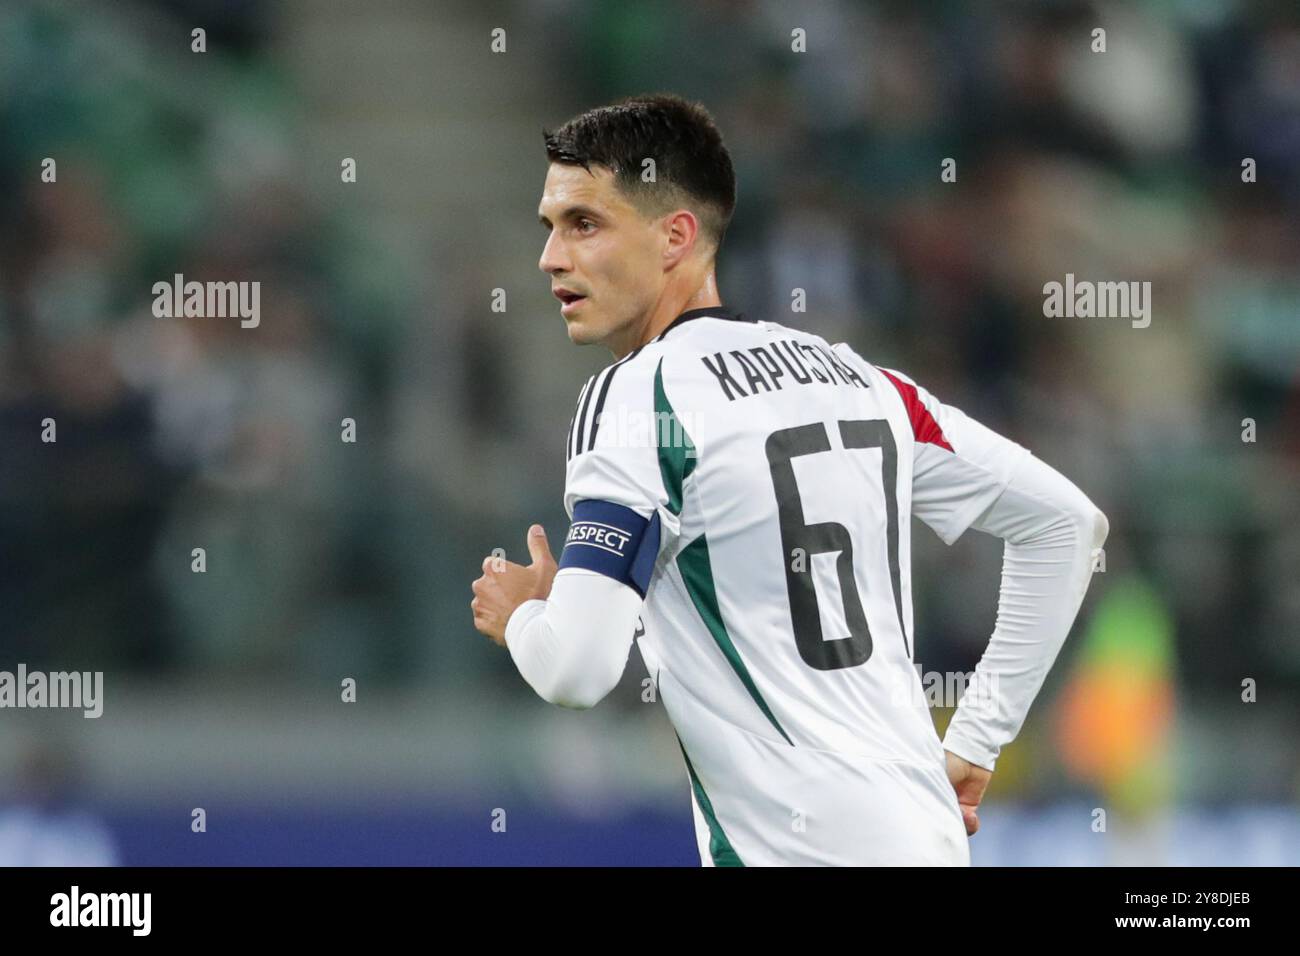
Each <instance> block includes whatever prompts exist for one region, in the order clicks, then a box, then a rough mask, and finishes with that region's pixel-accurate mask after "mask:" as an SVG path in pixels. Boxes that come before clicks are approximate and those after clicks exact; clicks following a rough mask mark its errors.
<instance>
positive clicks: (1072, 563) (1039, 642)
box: [943, 456, 1109, 770]
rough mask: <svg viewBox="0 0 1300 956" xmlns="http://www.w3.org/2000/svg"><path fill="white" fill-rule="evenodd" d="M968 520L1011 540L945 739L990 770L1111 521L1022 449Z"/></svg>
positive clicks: (1014, 729)
mask: <svg viewBox="0 0 1300 956" xmlns="http://www.w3.org/2000/svg"><path fill="white" fill-rule="evenodd" d="M972 527H975V528H978V529H980V530H981V531H986V532H988V533H989V534H993V535H997V536H998V537H1000V538H1004V539H1005V540H1006V546H1005V549H1004V552H1003V559H1002V582H1001V586H1000V590H999V598H998V616H997V624H996V626H995V627H994V629H993V636H992V637H991V639H990V640H989V644H988V647H987V648H986V650H985V652H984V655H983V656H982V657H981V658H980V662H979V665H978V666H977V667H976V669H975V678H974V680H973V681H972V683H971V685H970V686H968V687H967V689H966V693H965V695H964V696H963V698H962V700H961V702H960V704H959V705H958V707H957V712H956V713H955V714H954V715H953V718H952V722H951V723H950V724H949V725H948V730H947V733H946V734H945V735H944V740H943V746H944V748H945V749H946V750H950V751H952V752H953V753H955V754H956V755H957V756H959V757H962V758H964V759H966V760H969V761H970V762H971V763H974V764H976V765H978V766H981V767H984V768H985V769H987V770H992V769H993V766H994V762H995V761H996V759H997V756H998V754H999V753H1000V752H1001V749H1002V747H1004V746H1005V745H1006V744H1008V743H1010V742H1011V741H1012V740H1014V739H1015V736H1016V734H1018V733H1019V732H1020V728H1021V726H1022V725H1023V723H1024V721H1025V717H1026V716H1027V714H1028V712H1029V707H1030V705H1031V704H1032V703H1033V701H1034V698H1035V697H1036V696H1037V694H1038V691H1039V689H1040V688H1041V687H1042V684H1043V680H1044V678H1045V677H1046V676H1047V672H1048V670H1049V669H1050V668H1051V666H1052V663H1053V662H1054V661H1055V660H1056V655H1057V653H1058V652H1059V651H1060V649H1061V645H1062V644H1063V643H1064V641H1065V638H1066V635H1067V634H1069V632H1070V627H1071V625H1072V624H1073V623H1074V618H1075V616H1076V615H1077V614H1078V612H1079V606H1080V605H1081V604H1082V603H1083V596H1084V594H1085V593H1086V591H1087V590H1088V583H1089V582H1090V580H1091V578H1092V562H1093V552H1094V551H1095V549H1097V548H1099V547H1101V545H1102V543H1103V542H1104V541H1105V540H1106V535H1107V533H1108V531H1109V525H1108V523H1107V521H1106V516H1105V515H1104V514H1102V513H1101V511H1100V510H1098V509H1097V507H1096V506H1095V505H1094V504H1093V503H1092V502H1091V501H1090V500H1089V499H1088V497H1087V496H1086V495H1084V494H1083V492H1081V491H1080V490H1079V489H1078V488H1077V487H1076V486H1075V485H1074V484H1073V483H1072V482H1070V481H1069V480H1068V479H1067V478H1065V476H1063V475H1061V474H1060V473H1059V472H1057V471H1055V470H1054V469H1053V468H1051V467H1050V466H1048V465H1046V464H1044V463H1043V462H1042V461H1040V460H1039V459H1037V458H1034V457H1033V456H1026V457H1025V459H1024V461H1023V462H1022V463H1021V464H1020V466H1019V467H1018V468H1017V470H1016V472H1015V474H1014V475H1013V476H1012V479H1011V482H1010V484H1008V485H1007V487H1006V489H1005V490H1004V491H1003V493H1002V494H1001V496H1000V497H999V498H998V499H997V501H995V502H994V503H993V504H992V505H991V506H990V507H989V508H988V510H986V511H985V512H984V514H983V515H981V516H980V517H979V518H978V519H976V521H975V523H974V524H973V525H972Z"/></svg>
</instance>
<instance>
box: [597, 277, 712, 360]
mask: <svg viewBox="0 0 1300 956" xmlns="http://www.w3.org/2000/svg"><path fill="white" fill-rule="evenodd" d="M721 305H722V298H721V297H720V296H719V295H718V283H717V279H716V278H715V277H714V274H713V272H712V271H710V272H709V274H708V275H707V276H705V278H704V282H702V283H701V284H700V285H699V286H698V287H697V288H696V289H695V290H694V291H693V292H692V293H690V294H689V295H687V296H686V297H685V298H683V297H682V296H680V295H665V296H663V297H662V298H661V299H660V300H659V304H658V305H656V306H655V309H654V311H653V312H652V313H651V314H650V318H649V319H648V320H647V321H646V322H645V323H643V324H642V325H641V326H640V329H639V331H638V332H637V333H636V334H634V335H633V336H631V337H629V339H627V340H625V341H624V342H621V343H609V350H610V351H611V352H613V353H614V358H615V359H621V358H623V357H624V356H625V355H627V354H628V353H629V352H631V351H633V350H634V349H638V348H640V347H641V346H643V345H645V344H646V343H647V342H649V341H650V340H651V339H653V338H654V337H655V336H657V335H658V334H659V333H661V332H662V331H663V330H664V329H666V328H668V326H670V325H672V324H673V320H674V319H676V318H677V316H679V315H681V314H682V313H683V312H689V311H690V310H691V309H707V308H712V307H715V306H721Z"/></svg>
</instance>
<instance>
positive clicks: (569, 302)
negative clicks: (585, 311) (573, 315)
mask: <svg viewBox="0 0 1300 956" xmlns="http://www.w3.org/2000/svg"><path fill="white" fill-rule="evenodd" d="M554 292H555V297H556V298H557V299H559V300H560V314H561V315H565V316H567V315H568V314H569V313H570V312H572V311H573V310H574V309H576V308H577V307H578V306H579V305H580V304H581V303H582V302H584V301H586V298H587V297H586V296H585V295H580V294H578V293H577V292H574V291H572V290H571V289H555V290H554Z"/></svg>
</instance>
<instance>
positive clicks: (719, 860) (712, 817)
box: [677, 737, 745, 866]
mask: <svg viewBox="0 0 1300 956" xmlns="http://www.w3.org/2000/svg"><path fill="white" fill-rule="evenodd" d="M677 746H678V747H681V750H682V759H683V760H685V761H686V772H687V773H689V774H690V775H691V789H692V790H694V791H695V799H696V801H697V802H698V803H699V805H700V812H701V813H703V814H704V822H705V823H707V824H708V825H709V856H711V857H713V865H714V866H744V865H745V864H744V863H742V862H741V860H740V857H739V856H737V855H736V850H735V848H734V847H733V846H732V845H731V841H730V840H728V839H727V834H726V833H725V832H724V831H723V829H722V824H721V823H719V822H718V815H717V814H716V813H714V812H713V801H712V800H710V799H709V795H708V794H707V793H705V792H704V785H703V784H701V783H700V778H699V777H697V776H696V775H695V768H694V767H692V766H691V758H690V757H688V756H686V748H685V747H684V746H682V738H681V737H678V738H677Z"/></svg>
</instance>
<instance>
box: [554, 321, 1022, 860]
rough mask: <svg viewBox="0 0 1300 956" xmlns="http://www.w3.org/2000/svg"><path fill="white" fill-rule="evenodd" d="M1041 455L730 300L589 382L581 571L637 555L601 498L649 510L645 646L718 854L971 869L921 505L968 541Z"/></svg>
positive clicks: (570, 499) (574, 489)
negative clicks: (924, 586) (921, 558)
mask: <svg viewBox="0 0 1300 956" xmlns="http://www.w3.org/2000/svg"><path fill="white" fill-rule="evenodd" d="M1024 454H1027V452H1026V450H1025V449H1024V448H1022V447H1021V446H1019V445H1017V444H1015V443H1014V442H1011V441H1009V440H1007V439H1005V438H1003V437H1001V436H998V435H996V434H995V433H994V432H992V431H990V430H989V429H987V428H985V427H984V426H982V425H980V424H979V423H977V422H975V421H974V420H972V419H970V418H968V417H967V416H966V415H964V414H963V413H962V412H961V411H959V410H958V409H956V408H953V407H951V406H948V405H944V404H941V403H940V402H939V401H937V400H936V399H935V398H933V397H932V396H931V395H930V394H929V393H928V392H927V391H926V390H925V389H923V388H921V387H920V386H918V385H917V384H915V383H914V382H913V381H911V380H910V379H909V378H907V377H906V376H904V375H902V374H901V373H899V372H896V371H891V370H886V369H881V368H877V367H874V366H872V365H871V364H869V363H868V362H866V361H865V360H863V359H862V358H861V357H860V356H858V355H857V354H856V353H855V352H853V351H852V350H851V349H850V348H848V347H847V346H846V345H843V344H838V345H834V346H832V345H830V344H828V343H827V342H826V341H825V340H824V339H822V338H820V337H819V336H817V335H813V334H810V333H808V332H804V331H800V330H798V329H792V328H787V327H785V326H782V325H778V324H776V323H773V322H760V321H754V320H751V319H747V318H745V317H744V316H743V315H736V314H734V313H732V312H730V311H729V310H727V309H725V308H707V309H695V310H692V311H690V312H687V313H684V314H683V315H681V316H679V317H678V319H677V320H676V321H675V322H674V323H673V324H672V325H671V326H669V328H668V329H667V330H666V331H665V332H664V333H663V334H661V335H660V336H659V337H657V338H656V339H654V340H652V341H651V342H649V343H647V344H646V345H644V346H642V347H641V348H639V349H637V350H636V351H634V352H632V353H631V354H630V355H628V356H627V357H625V358H624V359H622V360H620V361H618V362H616V363H614V364H613V365H611V366H609V367H608V368H606V369H605V370H604V371H602V372H600V373H599V374H597V375H595V376H593V377H592V378H591V380H590V381H589V382H588V383H587V385H586V386H585V387H584V389H583V390H582V393H581V395H580V396H579V400H578V405H577V408H576V409H575V413H574V418H573V422H572V424H571V426H570V429H569V436H568V464H567V476H566V487H565V508H566V510H567V511H568V513H569V516H570V518H571V519H574V524H573V525H572V527H571V529H570V534H569V540H568V543H567V544H568V546H567V547H566V549H565V552H564V554H565V557H564V558H563V559H562V561H561V567H565V566H566V564H567V565H569V566H573V565H574V564H575V563H578V564H580V565H581V563H582V562H583V561H584V560H585V559H584V558H583V555H588V556H590V559H591V560H594V561H597V562H599V561H603V560H614V557H611V556H615V557H616V556H618V555H620V554H621V549H622V544H621V542H622V541H623V539H624V538H625V537H626V536H625V535H624V531H623V530H621V524H620V521H619V519H618V517H617V514H616V513H615V511H610V512H608V514H610V515H613V517H606V516H605V515H606V513H605V512H599V511H593V510H592V508H594V507H596V506H595V505H592V506H591V507H588V505H586V504H580V503H584V502H597V503H607V504H605V505H600V507H610V508H613V509H627V510H629V511H631V512H635V514H636V516H637V517H638V519H640V520H642V521H643V522H644V525H645V533H644V539H645V541H646V542H648V545H647V546H645V547H642V548H641V549H640V551H639V553H638V554H637V556H636V560H635V562H633V563H634V564H635V569H634V570H633V571H631V572H629V574H630V576H631V578H632V579H635V580H633V581H632V586H633V587H634V588H636V589H637V590H639V591H642V592H643V594H644V598H645V604H644V607H643V608H642V612H641V621H642V625H643V631H642V632H639V636H640V647H641V654H642V657H643V659H644V660H645V662H646V664H647V667H648V669H649V672H650V675H651V676H652V677H653V679H654V681H655V684H656V686H657V688H658V693H659V697H660V700H661V701H662V702H663V705H664V707H665V709H666V711H667V713H668V716H669V718H670V719H671V721H672V725H673V727H674V729H675V731H676V734H677V737H678V740H679V743H680V745H681V749H682V753H683V756H684V758H685V763H686V768H687V773H688V777H689V780H690V784H691V794H692V802H693V807H694V814H695V820H696V832H697V835H698V840H699V846H700V852H701V859H702V861H703V862H704V863H705V864H706V865H710V864H715V865H727V864H729V865H755V864H757V865H763V864H786V865H788V864H801V863H807V864H863V863H879V864H891V863H908V864H953V865H966V864H968V863H969V849H968V843H967V836H966V832H965V828H964V826H963V823H962V818H961V813H960V810H959V808H958V806H957V801H956V797H955V794H954V792H953V788H952V786H951V785H950V783H949V782H948V778H947V774H946V771H945V766H944V756H943V748H942V746H941V743H940V741H939V738H938V735H937V734H936V732H935V728H934V724H933V721H932V719H931V716H930V713H929V710H928V709H927V706H926V701H925V696H924V694H923V693H922V690H921V686H920V678H919V676H918V674H917V671H916V670H915V668H914V664H913V657H914V654H915V642H914V633H913V629H912V586H911V575H910V569H911V532H910V520H909V516H910V515H913V514H914V515H916V516H918V517H919V518H921V519H922V520H923V521H925V522H926V523H927V524H928V525H930V526H931V527H932V528H933V529H934V530H935V531H936V532H937V533H938V535H939V536H940V537H941V538H942V539H943V540H944V541H945V542H947V543H952V542H953V541H955V540H956V539H957V538H958V536H960V535H961V534H962V532H963V531H964V530H965V529H966V528H967V527H969V526H970V524H971V522H972V521H974V520H975V519H976V517H977V516H979V515H980V514H981V512H983V511H984V510H985V509H986V508H988V506H989V505H990V504H992V502H993V501H994V500H995V499H996V498H997V497H998V495H999V494H1000V493H1001V491H1002V489H1003V488H1004V487H1005V486H1006V484H1007V481H1008V476H1009V475H1010V474H1011V472H1012V470H1013V469H1014V468H1015V466H1016V464H1017V462H1018V461H1019V459H1020V457H1021V456H1022V455H1024ZM575 508H576V509H577V511H576V513H575ZM620 536H623V537H620ZM571 556H572V557H571ZM624 557H626V558H628V560H631V558H632V556H631V555H624ZM587 566H590V565H587Z"/></svg>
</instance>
